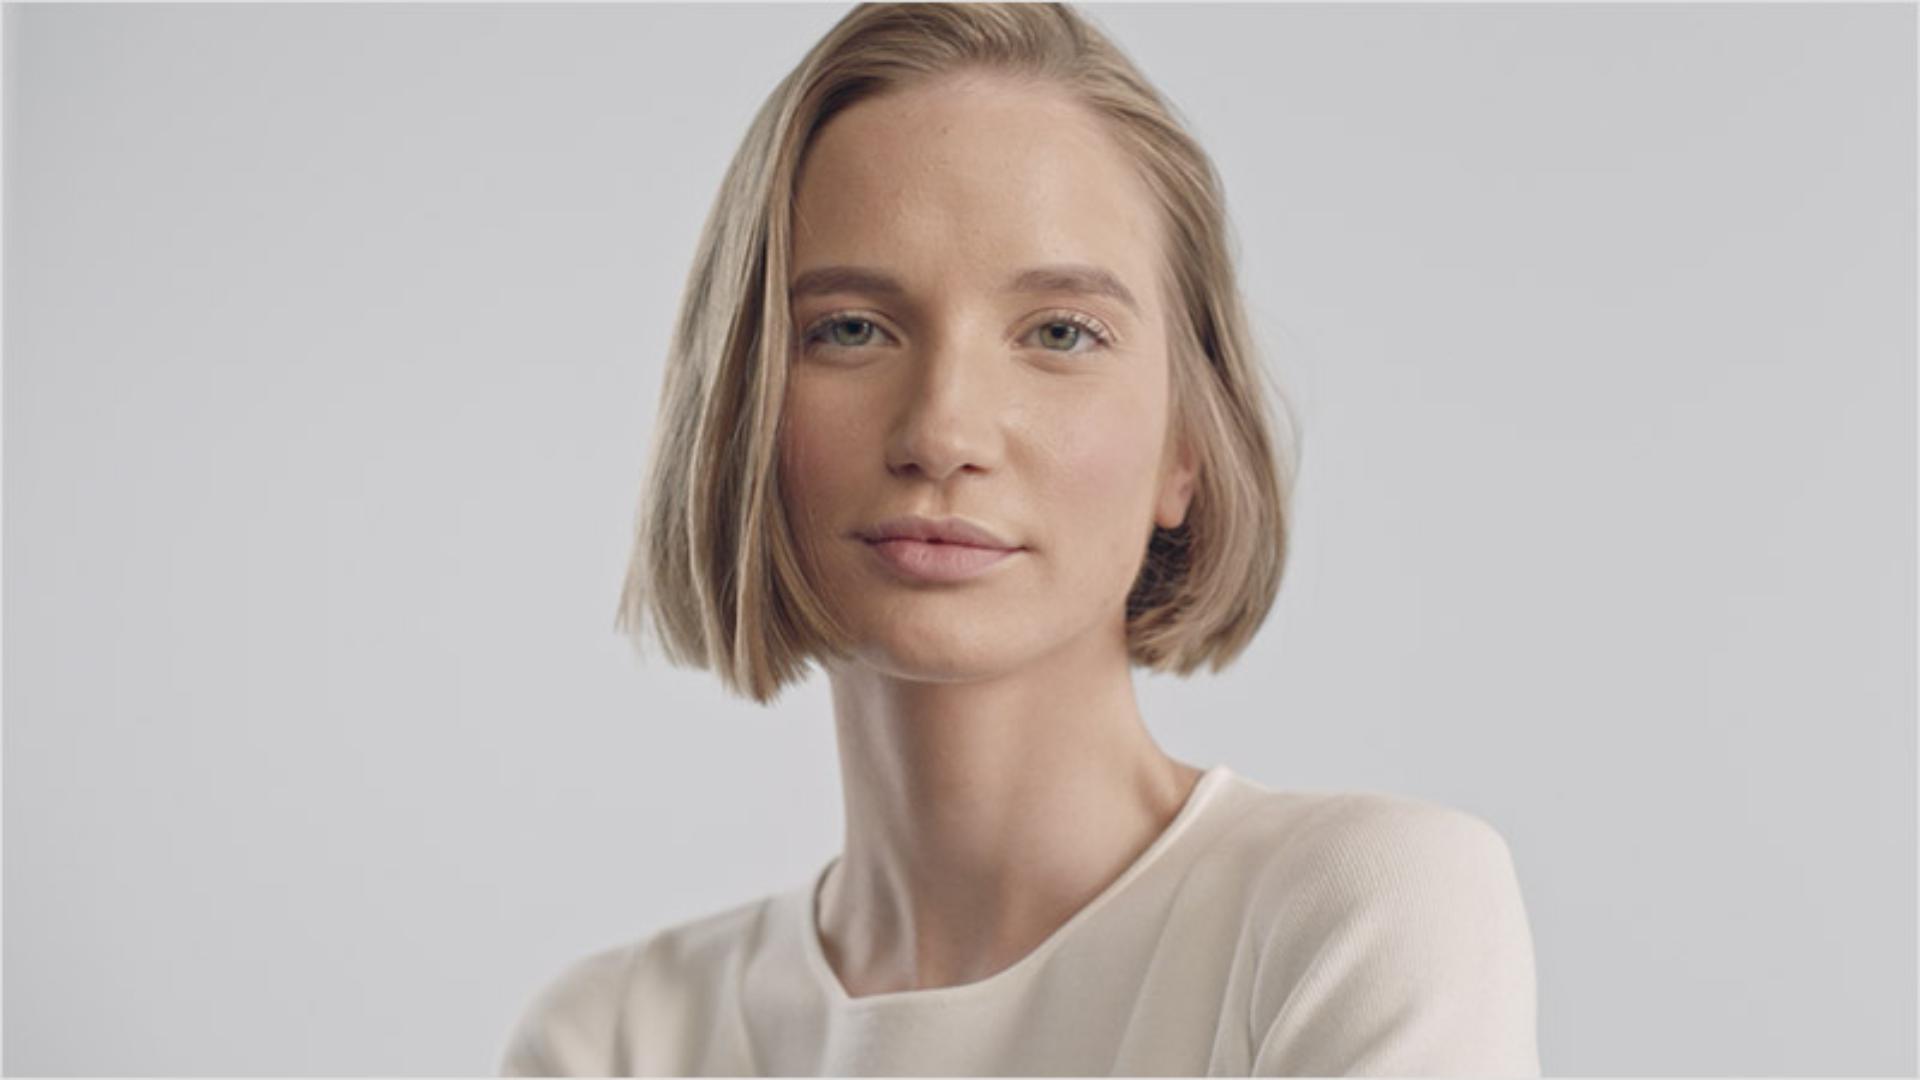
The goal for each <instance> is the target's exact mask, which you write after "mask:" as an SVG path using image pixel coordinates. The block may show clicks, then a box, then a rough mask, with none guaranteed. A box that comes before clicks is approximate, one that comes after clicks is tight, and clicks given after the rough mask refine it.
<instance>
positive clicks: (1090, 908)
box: [796, 764, 1232, 1009]
mask: <svg viewBox="0 0 1920 1080" xmlns="http://www.w3.org/2000/svg"><path fill="white" fill-rule="evenodd" d="M1231 775H1232V770H1231V769H1229V768H1228V767H1227V766H1226V765H1224V764H1221V765H1215V766H1213V767H1212V768H1209V769H1207V770H1206V771H1204V772H1202V773H1201V774H1200V779H1199V780H1197V781H1195V782H1194V785H1193V790H1192V791H1191V792H1189V793H1188V794H1187V801H1186V802H1184V803H1182V804H1181V806H1180V810H1179V812H1177V813H1176V814H1174V816H1173V820H1172V821H1169V822H1168V823H1167V826H1166V828H1164V829H1161V830H1160V835H1158V836H1156V837H1154V838H1153V842H1152V843H1151V844H1148V845H1147V848H1146V850H1145V851H1142V852H1141V853H1140V854H1139V855H1138V856H1137V857H1135V859H1134V860H1133V862H1132V863H1131V864H1129V865H1128V866H1127V868H1126V869H1125V870H1123V871H1121V872H1120V876H1119V877H1116V878H1114V879H1113V880H1112V881H1111V882H1108V883H1107V887H1106V888H1104V889H1102V890H1100V892H1099V894H1098V895H1096V896H1095V897H1094V898H1093V899H1092V900H1089V901H1087V902H1086V903H1085V904H1083V905H1081V907H1080V910H1078V911H1076V912H1074V913H1073V915H1072V916H1071V917H1070V918H1068V919H1067V921H1066V922H1063V923H1061V924H1060V925H1059V926H1057V927H1055V928H1054V930H1053V933H1051V934H1048V935H1047V936H1046V938H1045V939H1044V940H1042V941H1041V942H1040V944H1038V945H1036V946H1034V947H1033V948H1032V949H1029V950H1028V951H1027V954H1026V955H1025V956H1022V957H1021V958H1020V959H1018V960H1016V961H1014V962H1013V963H1011V964H1009V965H1007V966H1006V967H1004V968H1001V969H1000V970H999V971H996V972H994V973H993V974H991V975H988V976H986V977H985V978H981V979H975V980H973V981H972V982H965V983H958V984H955V985H953V986H933V987H925V988H921V989H913V990H889V991H886V992H884V993H879V994H862V995H861V996H859V997H853V996H852V995H850V994H848V993H847V988H846V987H845V986H844V985H842V984H841V982H840V976H839V975H837V974H835V973H834V970H833V965H831V964H829V963H827V954H826V950H825V948H824V947H823V946H822V945H821V944H820V915H819V908H820V889H821V886H823V885H824V884H826V880H827V874H828V873H829V872H830V871H832V869H833V865H834V864H835V863H837V862H839V861H840V856H839V855H835V856H834V857H833V858H831V859H829V860H827V863H826V865H825V866H823V867H821V868H820V870H819V871H818V872H816V873H815V874H814V876H813V885H812V887H811V888H809V889H807V890H806V892H805V893H804V894H803V895H802V896H801V899H800V903H799V904H797V905H796V907H798V908H799V911H800V918H801V920H802V922H803V923H804V925H803V926H802V927H801V934H800V937H801V940H802V943H803V946H804V951H805V952H806V954H807V969H808V970H809V971H811V972H812V974H813V980H814V982H815V983H816V984H817V985H818V986H819V987H820V990H821V992H822V993H823V994H825V995H826V996H827V998H828V999H829V1000H831V1001H832V1003H833V1006H834V1007H835V1008H838V1009H864V1008H872V1007H876V1006H885V1005H892V1004H898V1003H914V1002H953V1001H960V1000H965V999H968V998H971V997H973V996H975V995H978V994H980V993H983V992H985V991H988V990H992V989H994V988H996V987H1000V986H1004V985H1006V984H1007V983H1009V982H1012V981H1014V980H1015V979H1018V978H1021V977H1022V976H1024V975H1025V974H1026V973H1027V972H1029V971H1032V970H1033V969H1034V968H1036V967H1038V966H1039V965H1040V963H1041V962H1042V961H1043V960H1045V959H1046V957H1047V954H1048V953H1051V952H1053V951H1054V950H1055V949H1057V948H1059V946H1060V943H1061V942H1063V941H1065V940H1066V938H1067V936H1068V935H1070V934H1071V933H1073V931H1074V930H1075V929H1076V928H1078V927H1079V926H1080V925H1081V924H1082V923H1085V922H1086V921H1088V920H1089V919H1091V918H1092V917H1093V916H1094V914H1095V913H1096V912H1098V911H1099V910H1100V909H1101V908H1102V907H1105V906H1106V904H1107V903H1108V901H1110V900H1112V899H1113V898H1114V897H1115V896H1117V895H1119V894H1120V893H1121V892H1122V891H1124V890H1125V889H1126V887H1127V886H1128V885H1129V884H1131V883H1132V881H1133V880H1134V879H1135V878H1137V877H1139V876H1140V875H1141V873H1143V872H1144V871H1145V870H1146V868H1147V867H1148V866H1149V865H1151V864H1152V863H1153V862H1154V861H1156V860H1157V859H1158V858H1159V857H1160V855H1161V853H1162V852H1164V851H1166V849H1167V848H1168V847H1170V846H1172V844H1173V841H1174V840H1175V838H1177V837H1178V836H1179V835H1180V834H1181V833H1183V832H1185V831H1186V830H1187V827H1188V826H1189V825H1190V824H1192V822H1193V819H1194V818H1196V817H1197V816H1199V813H1200V808H1201V807H1202V806H1203V805H1204V804H1205V803H1206V802H1207V801H1208V799H1209V797H1210V796H1211V795H1212V794H1213V792H1214V790H1215V789H1217V788H1219V787H1220V786H1221V785H1222V784H1223V783H1225V781H1226V778H1227V777H1228V776H1231Z"/></svg>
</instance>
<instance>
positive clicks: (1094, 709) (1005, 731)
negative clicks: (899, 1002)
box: [817, 649, 1200, 996]
mask: <svg viewBox="0 0 1920 1080" xmlns="http://www.w3.org/2000/svg"><path fill="white" fill-rule="evenodd" d="M832 679H833V699H834V708H835V721H836V728H837V732H838V736H839V745H840V761H841V775H842V784H843V789H844V795H845V809H846V846H845V850H844V851H843V853H842V854H841V857H840V858H839V859H838V860H837V861H836V862H835V863H834V865H833V867H832V869H831V871H830V872H829V874H828V875H827V879H826V881H825V882H824V883H823V885H822V889H821V893H820V897H819V904H820V923H819V926H818V928H817V929H818V931H819V933H820V935H821V942H822V948H823V951H825V952H826V954H827V956H828V957H829V959H830V962H831V963H832V965H833V967H834V969H835V971H836V973H837V974H838V975H839V976H840V979H841V983H842V985H843V986H844V987H845V988H846V990H847V992H848V993H849V994H850V995H851V996H862V995H864V994H867V993H881V992H888V991H894V990H904V989H926V988H931V987H937V986H949V985H958V984H961V983H967V982H974V981H977V980H979V979H982V978H986V977H987V976H989V975H992V974H994V973H995V972H998V971H1000V970H1002V969H1004V968H1006V967H1008V966H1009V965H1011V964H1013V963H1014V962H1016V961H1018V960H1019V959H1020V958H1021V957H1023V956H1025V955H1026V954H1027V953H1028V952H1031V951H1032V949H1033V948H1034V947H1035V946H1037V945H1039V944H1040V943H1041V942H1042V941H1044V940H1045V939H1046V938H1047V937H1048V936H1049V935H1051V934H1052V933H1053V932H1054V931H1055V930H1056V929H1058V928H1059V927H1060V926H1061V925H1062V924H1063V923H1065V922H1066V921H1067V920H1068V919H1070V918H1072V917H1073V915H1074V914H1075V913H1076V912H1078V911H1079V910H1080V909H1081V908H1083V907H1085V906H1086V904H1087V903H1088V902H1089V901H1091V900H1092V899H1093V898H1094V897H1096V896H1098V895H1099V894H1100V893H1101V892H1102V891H1103V890H1104V889H1106V887H1107V886H1108V885H1110V884H1111V883H1112V882H1113V881H1114V880H1115V879H1116V878H1118V877H1119V875H1120V874H1121V873H1123V872H1124V871H1125V870H1126V869H1127V867H1129V866H1131V865H1132V864H1133V863H1134V861H1135V860H1137V859H1138V858H1139V856H1140V855H1141V854H1142V853H1143V852H1144V851H1145V850H1146V848H1147V847H1148V846H1149V845H1150V844H1152V843H1153V841H1154V840H1155V839H1156V838H1157V837H1158V836H1159V835H1160V834H1161V833H1162V832H1163V831H1164V830H1165V829H1166V827H1167V825H1168V824H1169V823H1170V822H1171V821H1172V820H1173V818H1174V817H1175V816H1176V815H1177V814H1178V813H1179V811H1180V808H1181V807H1182V806H1183V805H1185V803H1186V801H1187V798H1188V796H1189V795H1190V794H1191V793H1192V790H1193V786H1194V784H1195V783H1196V782H1197V780H1198V778H1199V776H1200V770H1198V769H1196V768H1193V767H1192V766H1189V765H1185V764H1182V763H1180V762H1176V761H1174V760H1173V759H1171V758H1169V757H1168V756H1167V755H1166V754H1165V753H1164V752H1163V751H1161V750H1160V748H1159V747H1158V746H1157V745H1155V743H1154V741H1153V739H1152V736H1151V735H1150V734H1149V733H1148V731H1147V729H1146V726H1145V724H1144V722H1143V721H1142V719H1141V716H1140V712H1139V708H1138V706H1137V704H1136V702H1135V699H1134V694H1133V683H1132V679H1131V675H1130V671H1129V668H1128V667H1127V664H1126V658H1125V655H1124V652H1120V653H1115V652H1114V651H1113V650H1111V649H1109V650H1106V651H1104V652H1094V651H1092V650H1088V651H1087V652H1086V654H1085V655H1083V656H1081V657H1072V656H1066V657H1060V656H1056V657H1052V658H1049V660H1048V662H1047V663H1046V664H1044V665H1035V666H1034V667H1033V668H1032V669H1030V670H1025V671H1022V672H1020V673H1016V674H1011V675H1007V676H1004V677H999V678H992V679H976V680H970V681H947V682H930V681H924V680H906V679H900V678H896V677H891V676H888V675H885V674H883V673H879V672H877V671H875V670H874V669H872V668H866V667H860V668H843V669H836V670H834V671H832Z"/></svg>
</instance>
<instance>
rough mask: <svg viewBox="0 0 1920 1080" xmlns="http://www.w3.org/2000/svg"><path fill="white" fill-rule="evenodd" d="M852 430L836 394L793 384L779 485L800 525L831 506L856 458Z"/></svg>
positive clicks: (782, 432) (781, 441)
mask: <svg viewBox="0 0 1920 1080" xmlns="http://www.w3.org/2000/svg"><path fill="white" fill-rule="evenodd" d="M850 433H851V429H850V428H849V426H848V423H847V421H846V420H845V419H843V418H842V417H840V416H839V415H838V414H837V412H836V410H835V408H834V405H833V401H832V399H831V398H828V397H824V396H822V395H820V394H817V393H808V392H807V389H806V388H805V387H804V386H803V385H801V384H798V383H795V384H790V385H789V389H788V393H787V399H786V403H785V412H784V413H783V415H782V416H781V420H780V439H779V454H780V488H781V491H782V492H783V494H784V496H785V498H786V502H787V508H788V509H789V510H790V511H792V512H793V514H792V516H793V519H794V523H795V525H796V527H801V528H804V527H805V523H806V521H807V520H808V519H809V517H810V516H812V515H816V514H818V513H819V512H820V510H821V509H822V507H823V504H830V503H831V502H832V500H833V497H834V491H835V489H836V487H837V486H838V485H839V483H840V476H839V471H843V470H844V469H846V468H847V467H848V465H849V463H850V462H851V461H852V460H853V443H852V440H851V439H850V438H849V435H850Z"/></svg>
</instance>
